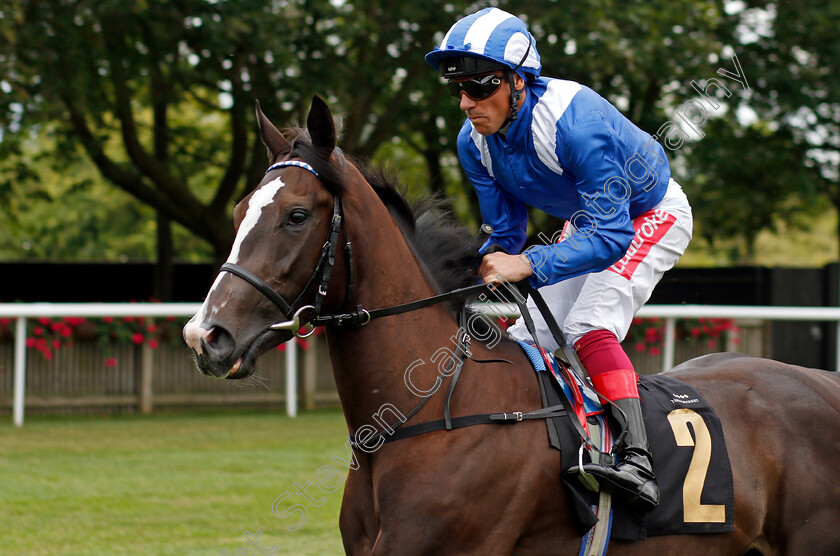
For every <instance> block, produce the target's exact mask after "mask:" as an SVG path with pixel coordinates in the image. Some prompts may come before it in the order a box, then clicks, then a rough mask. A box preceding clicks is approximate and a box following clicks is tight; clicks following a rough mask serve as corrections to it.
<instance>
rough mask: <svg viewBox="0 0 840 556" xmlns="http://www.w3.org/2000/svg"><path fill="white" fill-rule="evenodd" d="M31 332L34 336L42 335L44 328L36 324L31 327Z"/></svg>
mask: <svg viewBox="0 0 840 556" xmlns="http://www.w3.org/2000/svg"><path fill="white" fill-rule="evenodd" d="M32 333H33V334H35V335H36V336H43V335H44V329H43V328H41V327H40V326H36V327H35V328H33V329H32Z"/></svg>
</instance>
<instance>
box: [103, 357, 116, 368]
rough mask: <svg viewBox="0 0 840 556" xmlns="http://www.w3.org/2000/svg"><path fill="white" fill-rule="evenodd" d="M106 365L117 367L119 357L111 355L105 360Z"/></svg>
mask: <svg viewBox="0 0 840 556" xmlns="http://www.w3.org/2000/svg"><path fill="white" fill-rule="evenodd" d="M105 366H106V367H116V366H117V358H116V357H109V358H108V359H106V360H105Z"/></svg>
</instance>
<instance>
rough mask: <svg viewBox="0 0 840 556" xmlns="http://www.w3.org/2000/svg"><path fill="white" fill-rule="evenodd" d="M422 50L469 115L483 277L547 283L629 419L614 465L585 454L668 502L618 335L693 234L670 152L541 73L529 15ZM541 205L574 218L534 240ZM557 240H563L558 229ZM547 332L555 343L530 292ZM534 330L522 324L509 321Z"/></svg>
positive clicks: (591, 97)
mask: <svg viewBox="0 0 840 556" xmlns="http://www.w3.org/2000/svg"><path fill="white" fill-rule="evenodd" d="M426 62H428V63H429V65H431V66H432V67H433V68H435V69H437V70H439V71H440V75H441V76H442V77H443V78H444V79H446V80H447V82H446V87H447V89H448V90H449V93H450V94H451V95H452V96H453V97H455V98H456V99H458V100H459V102H460V108H461V109H462V110H463V111H464V112H465V113H466V115H467V120H466V121H465V122H464V125H463V126H462V127H461V131H460V133H459V135H458V158H459V159H460V162H461V165H462V166H463V168H464V171H465V172H466V174H467V176H468V177H469V179H470V182H471V183H472V185H473V188H474V189H475V191H476V194H477V196H478V201H479V204H480V207H481V215H482V219H483V221H484V224H487V225H489V226H490V227H492V229H493V233H492V235H491V236H490V237H489V238H488V239H487V241H486V242H485V243H484V245H483V246H482V247H481V249H480V252H481V253H482V254H484V252H485V251H486V250H487V248H488V247H489V246H490V245H492V244H497V245H500V246H501V247H503V248H504V249H505V250H506V251H507V252H508V253H510V254H506V253H502V252H495V253H489V254H485V255H484V257H483V259H482V262H481V265H480V267H479V273H480V274H481V276H482V279H483V280H484V281H485V282H491V281H499V280H500V279H503V280H506V281H509V282H518V281H520V280H523V279H526V278H527V279H529V280H530V283H531V285H532V286H533V287H534V288H539V291H540V293H541V294H542V295H543V297H544V298H545V300H546V302H547V303H548V306H549V307H550V308H551V311H552V314H553V315H554V316H555V318H556V319H557V321H558V322H559V323H560V325H561V327H562V329H563V333H564V334H565V336H566V338H567V341H568V342H569V343H570V344H571V345H573V346H574V349H575V350H576V352H577V354H578V356H579V358H580V360H581V362H582V363H583V365H584V367H585V368H586V370H587V372H588V374H589V376H590V378H591V380H592V383H593V385H594V387H595V388H596V389H597V390H598V392H599V393H600V394H601V395H603V396H604V397H605V398H606V399H607V400H609V401H610V402H612V403H611V404H609V405H610V408H611V413H612V414H613V416H614V417H615V419H616V420H617V422H618V423H619V424H620V425H621V426H622V428H623V429H626V430H627V436H626V438H625V442H624V448H623V450H622V452H621V453H620V454H619V457H618V458H617V463H615V464H614V465H611V466H607V465H601V464H594V463H589V464H586V465H584V466H583V467H584V470H585V471H586V472H587V473H591V474H594V475H596V476H597V477H599V478H601V479H604V480H605V481H607V482H608V483H610V484H611V485H613V486H614V487H616V492H617V493H618V494H619V495H623V496H625V497H626V498H627V500H628V501H629V502H630V503H631V504H632V505H633V506H635V507H637V508H638V509H640V510H644V511H649V510H652V509H653V508H655V507H656V506H657V505H658V503H659V487H658V485H657V482H656V477H655V475H654V473H653V464H652V461H651V455H650V452H649V447H648V442H647V434H646V431H645V425H644V421H643V420H642V410H641V404H640V402H639V391H638V385H637V380H638V376H637V375H636V372H635V370H634V369H633V365H632V363H631V362H630V359H629V358H628V357H627V354H626V353H625V352H624V350H623V349H622V348H621V345H620V343H619V342H621V341H622V340H623V339H624V337H625V335H626V334H627V331H628V329H629V328H630V323H631V321H632V319H633V315H634V314H635V313H636V312H637V311H638V310H639V309H640V308H641V306H642V305H643V304H644V303H645V302H646V301H647V300H648V299H649V298H650V295H651V293H652V292H653V288H654V286H655V285H656V283H657V282H658V281H659V279H660V278H661V277H662V274H663V273H664V272H665V271H667V270H668V269H670V268H671V267H673V266H674V264H676V262H677V260H678V259H679V258H680V256H681V255H682V254H683V253H684V252H685V249H686V247H687V246H688V243H689V241H690V239H691V230H692V216H691V207H690V206H689V204H688V200H687V199H686V197H685V194H684V193H683V191H682V188H681V187H680V186H679V184H678V183H677V182H675V181H674V180H673V179H671V170H670V166H669V164H668V160H667V158H666V157H665V151H664V149H663V148H662V146H661V145H660V144H659V143H657V142H656V141H655V140H654V138H653V137H651V136H650V135H649V134H647V133H645V132H643V131H642V130H640V129H639V128H638V127H636V126H635V125H634V124H633V123H632V122H630V121H629V120H628V119H627V118H625V117H624V116H623V115H622V114H621V113H620V112H619V111H618V110H617V109H616V108H615V107H614V106H613V105H612V104H610V103H609V102H608V101H606V100H605V99H604V98H602V97H601V96H599V95H598V94H596V93H595V92H594V91H592V90H591V89H589V88H588V87H586V86H585V85H581V84H579V83H575V82H573V81H566V80H561V79H553V78H546V77H540V69H541V67H542V65H541V63H540V55H539V53H538V52H537V46H536V40H535V39H534V37H533V36H532V35H531V34H530V33H529V32H528V29H527V27H526V25H525V23H523V22H522V21H521V20H520V19H519V18H517V17H515V16H513V15H511V14H509V13H507V12H504V11H502V10H500V9H498V8H485V9H483V10H481V11H479V12H477V13H475V14H472V15H469V16H467V17H465V18H463V19H461V20H460V21H458V22H457V23H455V25H453V26H452V28H451V29H450V30H449V32H448V33H446V35H445V36H444V37H443V41H442V42H441V44H440V46H438V47H435V49H434V50H433V51H432V52H429V53H428V54H427V55H426ZM528 206H532V207H535V208H537V209H540V210H542V211H544V212H546V213H548V214H551V215H553V216H556V217H559V218H561V219H563V220H565V221H566V225H565V227H564V229H563V230H562V231H561V232H560V233H557V234H555V235H554V237H552V238H551V239H549V238H547V237H545V236H544V235H540V239H541V240H543V244H542V245H536V246H532V247H530V248H528V249H526V250H525V251H524V252H523V251H522V248H523V246H524V243H525V238H526V228H527V223H528V212H527V207H528ZM558 238H559V241H556V240H557V239H558ZM528 308H529V312H530V313H531V314H532V316H533V318H534V322H535V324H536V327H537V337H538V339H539V341H540V343H541V344H542V345H543V346H546V347H547V348H551V349H556V348H557V347H558V346H557V344H556V343H555V342H554V340H553V338H552V336H551V334H550V332H549V330H548V326H547V325H546V324H545V321H544V319H543V318H542V317H541V315H540V314H539V311H537V310H536V307H535V305H534V303H533V301H532V300H531V299H529V300H528ZM508 331H509V332H510V334H511V335H512V336H513V337H514V338H517V339H521V340H528V339H530V335H529V334H528V332H527V330H526V328H525V325H524V324H523V323H522V322H521V319H520V322H518V323H517V324H515V325H514V326H512V327H511V328H510V329H509V330H508Z"/></svg>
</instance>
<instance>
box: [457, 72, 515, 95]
mask: <svg viewBox="0 0 840 556" xmlns="http://www.w3.org/2000/svg"><path fill="white" fill-rule="evenodd" d="M501 84H502V78H501V77H499V76H498V75H492V74H491V75H485V76H483V77H474V78H473V79H468V80H467V81H460V82H457V81H449V82H447V83H446V90H448V91H449V94H450V95H452V97H453V98H456V99H458V100H461V92H462V91H463V92H465V93H467V96H468V97H470V98H471V99H473V100H484V99H486V98H487V97H489V96H490V95H492V94H493V93H495V92H496V91H497V90H499V86H500V85H501Z"/></svg>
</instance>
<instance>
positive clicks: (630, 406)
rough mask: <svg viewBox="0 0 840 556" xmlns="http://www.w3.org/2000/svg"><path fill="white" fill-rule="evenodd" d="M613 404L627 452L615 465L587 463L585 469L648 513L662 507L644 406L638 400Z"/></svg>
mask: <svg viewBox="0 0 840 556" xmlns="http://www.w3.org/2000/svg"><path fill="white" fill-rule="evenodd" d="M612 403H613V404H614V405H615V407H613V405H610V410H611V412H612V415H613V417H614V418H615V420H616V422H617V423H618V424H619V425H620V426H621V430H626V431H627V435H626V436H625V438H624V450H623V451H622V452H621V454H619V457H618V459H617V461H616V463H615V464H614V465H612V466H608V465H603V464H597V463H587V464H584V465H583V470H584V472H585V473H590V474H592V475H595V477H596V478H598V479H603V480H604V481H606V482H607V483H609V484H610V485H612V486H613V487H615V491H614V492H615V494H617V495H619V496H621V497H623V498H624V499H625V500H626V501H627V502H628V504H629V505H630V506H631V507H632V508H634V509H637V510H639V511H643V512H649V511H651V510H653V509H654V508H656V506H658V505H659V485H658V484H657V482H656V476H655V475H654V474H653V463H652V461H651V455H650V452H649V451H648V441H647V432H646V431H645V422H644V420H643V419H642V406H641V403H640V402H639V400H638V398H625V399H623V400H615V401H614V402H612ZM619 410H620V411H619ZM622 412H623V414H622ZM625 416H626V419H625Z"/></svg>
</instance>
